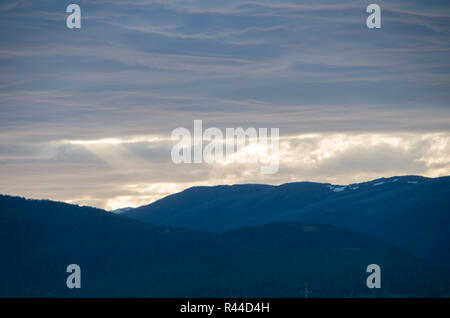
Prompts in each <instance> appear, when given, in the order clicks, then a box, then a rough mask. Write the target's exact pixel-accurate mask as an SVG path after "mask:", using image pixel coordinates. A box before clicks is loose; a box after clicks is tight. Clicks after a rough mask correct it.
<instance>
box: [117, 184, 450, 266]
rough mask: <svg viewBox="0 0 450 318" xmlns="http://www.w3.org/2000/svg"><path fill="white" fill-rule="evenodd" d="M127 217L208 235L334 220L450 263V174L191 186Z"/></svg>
mask: <svg viewBox="0 0 450 318" xmlns="http://www.w3.org/2000/svg"><path fill="white" fill-rule="evenodd" d="M124 215H126V216H129V217H132V218H136V219H138V220H141V221H146V222H151V223H154V224H160V225H166V226H177V227H184V228H189V229H196V230H202V231H209V232H224V231H228V230H230V229H235V228H239V227H242V226H254V225H261V224H266V223H269V222H279V221H295V222H301V223H307V224H331V225H336V226H340V227H345V228H349V229H353V230H356V231H359V232H362V233H367V234H370V235H373V236H376V237H378V238H381V239H384V240H386V241H387V242H390V243H392V244H394V245H396V246H398V247H401V248H404V249H406V250H408V251H410V252H411V253H413V254H414V255H417V256H420V257H422V258H424V259H427V260H429V261H432V262H434V263H438V264H445V265H446V266H450V177H442V178H435V179H430V178H423V177H416V176H406V177H393V178H388V179H384V178H383V179H378V180H374V181H371V182H365V183H360V184H352V185H348V186H335V185H331V184H320V183H311V182H301V183H288V184H283V185H280V186H268V185H233V186H216V187H194V188H190V189H187V190H185V191H183V192H180V193H177V194H174V195H170V196H168V197H166V198H163V199H161V200H159V201H156V202H154V203H152V204H150V205H147V206H143V207H140V208H137V209H134V210H130V211H128V212H126V213H124Z"/></svg>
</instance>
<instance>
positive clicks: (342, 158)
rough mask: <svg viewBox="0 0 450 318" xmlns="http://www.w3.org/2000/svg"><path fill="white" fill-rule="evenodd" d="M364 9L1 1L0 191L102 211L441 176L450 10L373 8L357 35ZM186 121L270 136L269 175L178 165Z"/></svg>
mask: <svg viewBox="0 0 450 318" xmlns="http://www.w3.org/2000/svg"><path fill="white" fill-rule="evenodd" d="M373 2H375V1H373ZM70 3H76V4H79V5H80V7H81V16H82V18H81V21H82V22H81V24H82V27H81V29H68V28H67V27H66V18H67V16H68V14H67V13H66V7H67V5H69V4H70ZM370 3H372V2H365V1H339V2H337V1H325V0H314V1H312V0H311V1H285V0H282V1H268V0H265V1H251V0H250V1H246V0H240V1H234V0H227V1H221V0H214V1H211V0H203V1H195V0H173V1H170V0H164V1H163V0H154V1H150V0H123V1H113V0H98V1H95V0H91V1H82V0H73V1H71V2H70V1H61V0H58V1H57V0H42V1H35V0H33V1H32V0H23V1H14V0H7V1H1V2H0V43H1V44H0V70H1V72H0V193H3V194H10V195H20V196H25V197H28V198H46V199H52V200H59V201H65V202H70V203H76V204H80V205H90V206H96V207H100V208H104V209H107V210H112V209H117V208H122V207H126V206H133V207H134V206H139V205H143V204H147V203H150V202H153V201H155V200H157V199H160V198H162V197H164V196H166V195H168V194H171V193H174V192H178V191H181V190H183V189H185V188H187V187H191V186H195V185H217V184H236V183H266V184H282V183H286V182H294V181H317V182H329V183H333V184H349V183H354V182H361V181H367V180H371V179H375V178H380V177H390V176H395V175H407V174H417V175H424V176H429V177H438V176H444V175H450V41H449V40H450V3H449V2H448V1H416V0H408V1H406V0H404V1H400V0H396V1H376V2H375V3H377V4H379V5H380V7H381V10H382V13H381V19H382V27H381V29H368V28H367V26H366V18H367V16H368V13H366V7H367V5H368V4H370ZM194 120H202V121H203V126H204V127H205V128H207V127H217V128H219V129H222V130H225V128H228V127H231V128H233V127H243V128H248V127H255V128H261V127H263V128H279V132H280V139H279V142H280V154H279V155H280V167H279V171H278V173H276V174H272V175H262V174H261V173H260V165H258V164H255V163H226V162H218V163H211V164H206V163H201V164H175V163H174V162H173V161H172V160H171V149H172V147H173V145H174V141H173V140H171V138H170V136H171V133H172V131H173V130H174V129H175V128H178V127H185V128H187V129H189V130H192V129H193V124H194Z"/></svg>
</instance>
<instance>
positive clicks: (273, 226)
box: [0, 177, 450, 297]
mask: <svg viewBox="0 0 450 318" xmlns="http://www.w3.org/2000/svg"><path fill="white" fill-rule="evenodd" d="M394 180H395V181H394ZM448 182H449V179H448V178H438V179H426V178H420V177H400V178H391V179H381V180H376V181H373V182H368V183H364V184H359V185H351V186H347V187H345V188H344V187H337V186H332V185H329V184H317V183H293V184H286V185H282V186H277V187H276V186H265V185H239V186H220V187H196V188H191V189H188V190H185V191H183V192H181V193H179V194H175V195H172V196H169V197H167V198H164V199H162V200H160V201H157V202H155V203H153V204H151V205H148V206H145V207H141V208H138V209H133V210H129V211H126V212H122V213H121V214H120V215H118V214H115V213H109V212H106V211H103V210H100V209H94V208H89V207H79V206H75V205H70V204H65V203H60V202H53V201H47V200H27V199H24V198H19V197H11V196H1V195H0V251H1V254H2V260H1V262H0V272H1V273H2V283H1V284H0V297H304V296H305V287H306V289H307V291H308V294H309V296H312V297H391V296H400V297H417V296H421V297H439V296H450V272H449V269H448V268H446V267H445V266H441V265H436V264H432V263H430V262H428V261H427V260H426V259H427V258H426V257H425V258H423V257H422V258H420V257H417V256H414V255H411V253H410V252H408V251H407V250H408V248H405V247H404V248H400V247H398V246H399V245H401V244H398V242H400V243H401V242H402V240H404V241H407V240H409V241H410V242H411V245H412V246H413V247H414V250H415V249H419V248H425V247H426V246H431V244H432V243H433V242H435V241H433V240H437V239H438V238H441V239H445V238H446V239H447V241H440V242H438V243H436V244H437V245H436V246H431V247H432V252H433V253H430V255H432V256H434V258H433V260H435V259H438V258H436V257H435V256H436V255H443V256H445V255H447V254H446V253H448V250H447V251H444V250H442V249H444V248H446V246H447V245H446V244H448V236H445V235H447V234H448V230H447V232H445V230H444V229H443V227H445V226H446V225H447V228H448V214H449V211H450V210H449V209H448V208H447V207H448V200H449V199H448V196H447V197H445V195H444V194H445V193H448V191H449V184H448ZM394 199H395V200H396V202H394ZM406 206H409V209H406ZM395 207H397V208H396V209H395ZM438 207H441V208H442V209H441V210H439V209H438ZM422 208H425V209H426V210H425V211H423V212H421V209H422ZM393 211H394V212H393ZM426 216H427V217H426ZM314 217H315V218H316V220H319V221H318V222H315V220H314ZM352 217H353V218H354V220H353V221H350V219H351V218H352ZM339 218H343V220H342V222H340V223H339V224H338V225H339V226H335V225H331V223H338V222H337V221H336V220H338V219H339ZM400 218H404V220H403V222H400V221H399V219H400ZM300 219H303V220H304V221H305V223H308V224H301V223H299V222H298V221H299V220H300ZM383 220H384V221H383ZM148 222H153V223H159V225H155V224H149V223H148ZM370 222H373V225H372V226H370V225H369V224H370ZM383 222H385V224H384V223H383ZM163 223H166V224H168V225H170V226H167V225H161V224H163ZM312 223H317V224H315V225H313V224H312ZM319 223H322V224H319ZM326 223H328V224H326ZM419 224H420V225H421V231H417V229H418V228H419ZM172 226H178V227H180V228H174V227H172ZM376 226H382V227H383V228H384V229H383V230H380V231H378V232H377V231H375V230H374V229H376V228H377V227H376ZM394 226H398V227H399V229H398V232H396V236H393V235H392V233H393V231H391V228H392V227H394ZM181 227H185V229H183V228H181ZM344 227H346V228H344ZM356 227H358V228H357V230H358V231H355V230H353V229H354V228H356ZM408 227H409V228H410V229H411V230H410V231H408V230H407V229H408ZM352 228H353V229H352ZM431 229H434V230H435V233H430V232H431ZM199 230H207V231H199ZM370 231H373V232H376V233H378V234H377V236H378V237H382V236H383V235H384V234H386V235H385V237H384V240H382V239H379V238H375V237H373V236H372V235H369V234H365V233H362V232H367V233H370ZM370 234H373V233H370ZM387 234H389V235H387ZM428 235H431V236H432V237H431V238H429V237H428ZM401 236H406V237H403V238H401V239H400V237H401ZM394 239H397V241H396V245H397V247H396V246H393V245H392V244H390V243H388V242H386V241H393V240H394ZM418 242H423V245H422V246H420V244H419V243H418ZM409 250H411V249H409ZM419 250H420V249H419ZM416 254H417V253H416ZM421 256H423V255H421ZM373 263H374V264H379V265H380V266H381V269H382V288H381V289H368V288H367V286H366V278H367V275H368V274H367V273H366V267H367V265H369V264H373ZM69 264H78V265H80V267H81V271H82V288H81V289H68V288H67V287H66V277H67V276H68V274H67V273H66V267H67V265H69Z"/></svg>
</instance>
